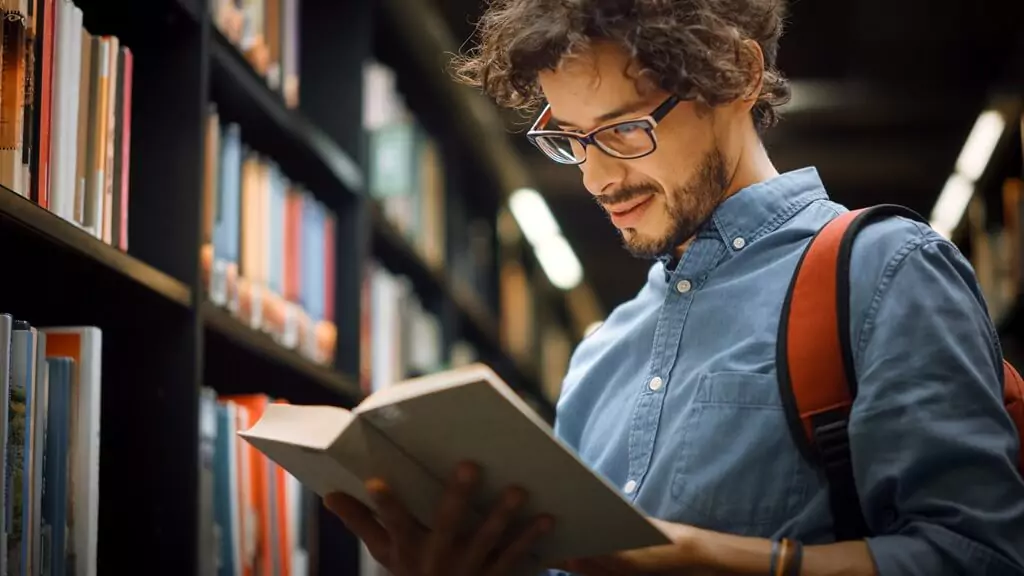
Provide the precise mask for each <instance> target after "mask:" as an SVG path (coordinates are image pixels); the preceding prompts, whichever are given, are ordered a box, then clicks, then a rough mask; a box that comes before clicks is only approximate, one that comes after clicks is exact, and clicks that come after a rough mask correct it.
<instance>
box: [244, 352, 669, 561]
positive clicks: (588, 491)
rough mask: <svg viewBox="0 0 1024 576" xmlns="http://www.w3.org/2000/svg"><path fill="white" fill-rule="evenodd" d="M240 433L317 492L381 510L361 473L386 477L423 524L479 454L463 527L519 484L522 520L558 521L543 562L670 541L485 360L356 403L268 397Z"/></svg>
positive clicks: (542, 548)
mask: <svg viewBox="0 0 1024 576" xmlns="http://www.w3.org/2000/svg"><path fill="white" fill-rule="evenodd" d="M239 435H240V436H241V437H242V438H244V439H245V440H246V441H247V442H248V443H249V444H251V445H252V446H253V447H255V448H256V449H257V450H259V451H260V452H262V453H263V454H265V455H266V456H267V457H268V458H269V459H270V460H272V461H274V462H276V463H277V464H278V465H280V466H281V467H282V468H284V469H285V470H287V471H288V472H289V473H291V474H292V475H293V476H294V477H295V478H296V479H298V481H299V482H301V483H302V484H304V485H305V486H306V487H307V488H309V489H310V490H312V491H313V492H315V493H316V494H318V495H320V496H321V497H322V496H325V495H327V494H329V493H333V492H344V493H346V494H349V495H351V496H352V497H354V498H356V499H358V500H359V501H361V502H363V503H364V504H366V505H367V506H369V507H370V508H371V509H373V508H374V506H373V503H372V501H371V499H370V498H369V494H368V493H367V491H366V489H365V482H366V481H367V480H368V479H370V478H382V479H383V480H384V481H385V482H387V483H388V484H389V486H390V487H391V488H392V490H394V491H395V492H396V495H397V496H398V497H399V499H400V500H401V501H402V502H404V503H405V505H406V507H407V508H408V509H409V512H410V514H411V515H412V516H413V517H415V518H416V519H417V520H418V521H419V522H420V523H421V524H422V525H423V526H425V527H427V528H429V527H430V526H431V525H432V524H433V518H434V515H435V511H436V509H437V506H438V504H439V502H440V498H441V495H442V493H443V491H444V487H445V485H446V483H447V480H448V478H450V477H451V475H452V472H453V471H454V469H455V467H456V466H457V464H458V463H459V462H462V461H466V460H469V461H473V462H475V463H476V464H477V465H478V466H480V468H481V471H482V474H481V485H480V486H479V489H478V490H477V491H476V498H475V500H474V501H473V502H472V503H471V506H470V508H471V510H472V511H473V512H472V514H471V517H470V518H469V522H470V525H468V526H466V528H468V529H472V527H473V526H474V525H475V524H476V523H478V522H482V521H483V519H484V517H485V515H486V514H487V512H488V511H489V510H490V507H491V506H492V505H493V503H495V502H497V498H498V496H499V495H500V493H501V491H502V490H503V489H504V488H505V487H507V486H511V485H516V486H519V487H521V488H523V489H524V490H526V492H527V494H528V499H527V504H526V505H525V506H524V509H523V510H521V516H520V519H528V518H532V517H533V516H535V515H537V514H550V515H551V516H553V517H554V519H555V526H554V529H553V530H552V532H550V533H549V534H547V535H546V536H545V537H544V538H543V539H542V541H541V542H540V543H539V544H538V546H537V548H536V549H535V558H534V559H535V560H536V561H537V562H540V563H543V564H544V565H548V563H550V562H554V561H558V560H562V559H567V558H573V557H586V556H594V555H603V554H609V553H613V552H616V551H620V550H626V549H633V548H641V547H646V546H656V545H661V544H668V543H669V542H670V541H669V539H668V537H667V536H666V535H665V534H664V533H663V532H662V531H661V530H660V529H659V528H658V527H657V526H656V525H655V524H654V523H652V522H651V521H650V520H649V519H648V518H647V517H646V516H644V515H643V514H642V513H641V512H640V511H639V510H638V509H636V508H635V507H634V506H632V504H631V503H630V502H629V501H628V500H627V499H626V498H625V497H624V496H622V495H621V494H620V493H619V492H618V491H617V490H616V489H615V487H613V486H612V485H611V484H610V483H609V482H608V481H607V480H606V479H604V478H603V477H601V476H600V475H598V474H596V473H594V472H593V471H592V470H590V469H589V468H588V467H587V466H586V465H585V464H584V463H583V462H582V461H581V460H580V459H579V458H578V457H577V456H576V455H575V453H574V452H572V450H571V449H570V448H569V447H568V446H566V445H565V444H563V443H562V442H561V441H560V440H559V439H558V438H556V437H555V436H554V434H553V432H552V430H551V429H550V427H549V426H548V425H547V423H546V422H545V421H544V420H543V419H541V418H540V417H539V416H537V415H536V414H535V413H534V412H532V411H531V410H530V409H529V407H528V406H527V404H526V403H525V401H523V400H522V399H520V398H519V397H518V395H516V394H515V393H514V392H513V391H512V390H511V389H510V388H509V387H508V385H506V384H505V383H504V382H503V381H502V380H501V378H499V377H498V375H497V374H496V373H495V372H493V371H492V370H491V369H490V368H488V367H487V366H485V365H482V364H472V365H469V366H464V367H461V368H456V369H452V370H447V371H443V372H439V373H435V374H431V375H428V376H421V377H417V378H412V379H409V380H407V381H404V382H402V383H400V384H398V385H395V386H389V387H387V388H384V389H382V390H380V391H378V392H375V393H373V394H371V395H370V396H368V397H366V398H365V399H364V400H363V401H362V402H361V403H360V404H359V405H358V406H356V407H355V408H353V409H352V410H346V409H344V408H340V407H335V406H300V405H293V404H270V405H268V406H266V409H265V410H264V412H263V415H262V417H261V418H260V419H259V420H258V421H257V423H256V424H255V425H254V426H253V427H252V428H250V429H249V430H247V431H239Z"/></svg>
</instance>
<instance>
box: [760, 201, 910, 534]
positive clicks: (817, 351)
mask: <svg viewBox="0 0 1024 576" xmlns="http://www.w3.org/2000/svg"><path fill="white" fill-rule="evenodd" d="M888 216H905V217H908V218H912V219H914V220H919V221H922V222H924V221H925V220H924V218H922V217H921V216H920V215H918V214H917V213H916V212H914V211H912V210H910V209H908V208H904V207H902V206H896V205H892V204H882V205H878V206H874V207H871V208H865V209H860V210H853V211H850V212H846V213H843V214H841V215H839V216H837V217H836V218H835V219H833V220H832V221H830V222H829V223H828V224H826V225H825V226H824V227H823V228H822V229H821V230H820V231H819V232H818V233H817V234H816V235H815V236H814V238H813V239H812V240H811V242H810V244H809V245H808V246H807V248H806V249H805V250H804V253H803V255H802V256H801V258H800V261H799V262H798V263H797V268H796V272H795V273H794V274H793V279H792V281H791V283H790V286H789V291H788V292H787V294H786V299H785V301H784V303H783V308H782V318H781V322H780V323H779V335H778V342H777V347H776V370H777V372H778V378H779V393H780V396H781V398H782V404H783V407H784V408H785V411H786V421H787V423H788V424H789V428H790V432H791V434H792V436H793V439H794V441H795V442H796V444H797V446H798V447H799V449H800V452H801V454H802V455H803V456H804V458H806V459H807V460H808V461H809V462H810V463H812V464H813V465H814V466H816V467H818V468H819V469H821V470H822V471H823V472H824V474H825V477H826V480H827V481H828V487H829V503H830V505H831V508H832V516H833V522H834V524H835V533H836V538H837V539H838V540H855V539H859V538H863V537H865V536H867V535H868V533H869V532H868V528H867V523H866V522H865V521H864V515H863V513H862V511H861V508H860V499H859V497H858V495H857V488H856V485H855V483H854V477H853V466H852V461H851V457H850V442H849V436H848V434H847V424H848V422H849V416H850V410H851V408H852V406H853V399H854V398H855V397H856V395H857V381H856V373H855V371H854V366H853V352H852V347H851V344H850V253H851V250H852V248H853V241H854V238H855V237H856V235H857V233H858V232H859V231H860V230H861V229H862V228H863V227H864V226H867V225H868V224H869V223H870V222H872V221H875V220H877V219H880V218H884V217H888Z"/></svg>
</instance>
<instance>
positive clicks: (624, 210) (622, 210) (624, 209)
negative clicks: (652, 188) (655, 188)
mask: <svg viewBox="0 0 1024 576" xmlns="http://www.w3.org/2000/svg"><path fill="white" fill-rule="evenodd" d="M650 199H651V197H650V196H644V197H642V198H637V199H636V200H633V201H632V202H626V203H623V204H617V205H615V206H609V207H608V212H609V213H611V214H612V215H613V216H624V215H626V214H628V213H629V212H630V211H631V210H633V209H634V208H636V207H637V206H639V205H641V204H643V203H644V202H647V201H648V200H650Z"/></svg>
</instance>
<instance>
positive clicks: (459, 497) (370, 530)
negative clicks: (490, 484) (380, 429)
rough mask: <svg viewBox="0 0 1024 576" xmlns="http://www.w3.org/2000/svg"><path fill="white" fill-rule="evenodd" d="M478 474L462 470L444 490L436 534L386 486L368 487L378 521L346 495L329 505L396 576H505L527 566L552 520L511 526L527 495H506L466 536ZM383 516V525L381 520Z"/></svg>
mask: <svg viewBox="0 0 1024 576" xmlns="http://www.w3.org/2000/svg"><path fill="white" fill-rule="evenodd" d="M478 478H479V471H478V470H477V468H476V466H474V465H472V464H468V463H467V464H462V465H460V466H459V467H457V468H456V471H455V474H454V475H453V477H452V479H451V481H450V482H449V483H448V485H447V487H446V488H445V492H444V495H443V496H442V499H441V503H440V506H439V507H438V510H437V512H436V515H435V518H434V527H433V530H428V529H425V528H424V527H422V526H421V525H420V524H419V523H418V522H417V521H416V520H415V519H414V518H413V517H412V516H411V515H410V514H409V512H408V511H407V510H406V508H405V506H404V505H403V504H402V503H401V502H399V501H398V499H397V498H396V497H395V495H394V493H393V492H392V491H391V490H390V489H389V488H388V486H387V484H385V483H384V482H383V481H382V480H377V479H373V480H370V481H369V482H367V483H366V487H367V490H368V491H369V493H370V496H371V497H372V498H373V500H374V503H375V504H376V506H377V515H376V516H375V515H374V513H373V511H372V510H370V509H369V508H368V507H367V506H365V505H363V504H362V503H361V502H359V501H358V500H356V499H354V498H352V497H350V496H347V495H345V494H331V495H328V496H327V497H326V498H325V499H324V504H325V505H326V506H327V508H328V509H330V510H331V511H332V512H334V513H335V514H336V515H337V516H338V517H339V518H341V520H342V522H344V523H345V525H346V526H347V527H348V529H349V530H351V531H352V532H353V533H354V534H355V535H356V536H357V537H358V538H359V539H361V540H362V541H363V543H364V544H366V547H367V549H368V550H369V551H370V554H371V555H372V556H373V557H374V559H375V560H377V562H380V563H381V564H383V565H384V567H385V568H387V569H388V570H389V571H390V572H391V573H392V574H394V575H395V576H504V575H505V574H507V573H509V572H510V571H511V570H513V569H515V568H517V567H518V566H519V565H520V564H521V563H522V562H524V561H526V559H527V555H528V554H529V552H530V551H531V549H532V547H533V546H534V544H535V543H536V542H537V540H538V538H540V537H541V536H542V535H543V534H544V533H546V532H547V531H549V530H550V529H551V527H552V520H551V518H550V517H547V516H541V517H539V518H534V519H533V520H532V521H531V522H529V523H528V524H527V525H526V527H525V528H522V529H519V530H516V529H514V528H513V526H512V522H513V520H514V518H515V513H516V512H517V511H518V510H520V509H521V507H522V506H523V504H525V502H526V497H527V495H526V493H525V492H523V491H522V490H520V489H517V488H509V489H507V490H505V492H504V494H503V496H502V498H501V500H500V501H499V502H498V503H497V505H496V506H495V507H494V508H493V509H492V510H491V511H490V514H489V515H488V516H487V517H486V518H485V519H484V521H483V523H482V524H480V526H479V527H478V528H477V527H469V528H474V530H473V531H472V532H471V533H469V534H466V533H465V532H464V531H463V528H466V527H467V526H464V521H465V517H466V514H467V513H468V511H469V501H470V497H471V495H472V493H473V491H474V489H475V488H476V486H477V482H478ZM378 516H379V520H378V518H377V517H378Z"/></svg>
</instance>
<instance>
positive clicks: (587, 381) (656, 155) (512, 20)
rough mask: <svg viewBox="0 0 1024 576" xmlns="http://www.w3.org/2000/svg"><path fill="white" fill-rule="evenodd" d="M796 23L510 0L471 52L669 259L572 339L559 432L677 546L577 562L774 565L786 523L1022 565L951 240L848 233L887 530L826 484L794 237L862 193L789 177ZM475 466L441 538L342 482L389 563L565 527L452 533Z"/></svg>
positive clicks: (895, 227)
mask: <svg viewBox="0 0 1024 576" xmlns="http://www.w3.org/2000/svg"><path fill="white" fill-rule="evenodd" d="M883 17H884V15H883ZM783 19H784V12H783V6H782V5H781V4H780V3H778V2H776V1H773V0H733V1H730V2H723V1H721V0H632V1H628V0H626V1H624V0H497V1H495V2H493V3H492V4H491V5H490V6H489V8H488V10H487V13H486V14H485V16H484V17H483V20H482V23H481V26H480V45H479V47H478V49H476V51H475V52H473V53H472V54H471V55H469V56H467V57H464V58H462V59H460V60H459V62H458V68H457V72H458V75H459V77H460V78H461V79H462V80H464V81H466V82H469V83H471V84H473V85H477V86H481V87H482V88H483V89H484V90H485V91H486V92H487V93H488V94H490V95H491V96H493V97H494V98H495V99H496V100H497V101H498V102H499V103H501V104H502V105H506V106H513V107H523V108H527V107H529V108H530V109H536V107H535V105H536V104H540V103H546V107H544V108H543V110H542V111H541V112H540V114H539V115H538V116H537V122H536V124H535V126H534V129H533V131H532V132H531V138H533V139H534V142H535V144H537V146H538V147H539V148H540V149H541V150H543V151H544V152H545V153H547V154H548V155H549V156H550V157H551V158H552V159H553V160H555V161H558V162H562V163H565V164H571V165H577V166H578V167H579V169H580V171H581V173H582V176H583V181H584V183H585V185H586V188H587V189H588V190H589V192H590V194H592V195H593V197H594V199H595V200H596V201H597V202H598V203H600V204H601V206H603V207H604V208H605V210H606V211H607V212H608V215H609V217H610V219H611V222H612V224H613V225H614V226H615V227H616V228H617V229H618V230H619V231H620V232H621V235H622V239H623V243H624V245H625V247H626V249H627V250H629V251H630V252H631V253H633V254H635V255H636V256H638V257H642V258H651V259H655V260H656V262H655V263H654V264H653V266H652V267H651V269H650V272H649V275H648V278H647V282H646V284H645V285H644V286H643V288H642V289H641V290H640V292H639V293H638V294H637V296H636V297H635V298H633V299H632V300H631V301H629V302H627V303H625V304H623V305H621V306H619V307H618V308H617V309H615V310H614V311H613V313H612V314H611V315H610V316H609V317H608V318H607V320H606V321H605V323H604V325H603V326H602V327H601V328H600V329H599V330H597V331H596V332H595V333H594V334H592V335H591V336H589V337H588V338H586V339H585V340H584V341H583V342H582V343H581V344H580V346H579V348H578V349H577V351H576V352H575V354H574V356H573V358H572V362H571V365H570V367H569V371H568V374H567V375H566V378H565V382H564V386H563V392H562V395H561V398H560V400H559V404H558V415H557V420H556V431H557V433H558V435H559V437H560V438H562V439H563V440H564V441H565V442H566V443H568V444H569V445H570V446H571V447H572V448H574V449H575V450H576V451H577V452H578V453H579V454H580V456H581V457H582V459H583V460H584V461H585V462H586V463H587V464H589V465H590V466H592V467H593V468H594V469H595V470H596V471H598V472H599V473H601V474H602V475H604V476H605V477H606V478H608V479H609V480H610V481H611V482H612V483H613V484H615V485H617V486H619V487H621V489H622V493H623V494H624V495H625V496H626V497H627V498H628V499H629V500H631V501H632V502H633V503H634V504H635V505H636V506H637V507H639V508H640V509H642V510H643V511H644V512H645V513H647V514H648V515H650V516H651V517H652V518H656V519H658V521H659V523H660V524H661V525H662V526H663V527H664V528H665V530H666V532H668V533H670V534H672V535H673V538H674V540H675V542H676V543H675V545H673V546H668V547H660V548H657V549H650V550H635V551H629V552H627V553H623V554H618V555H615V556H614V557H612V558H602V559H587V560H580V561H579V562H574V563H571V565H570V566H569V568H571V569H572V570H574V571H579V572H582V573H589V574H646V573H664V574H669V573H672V574H683V573H686V574H689V573H702V574H703V573H710V574H726V573H731V574H768V573H769V567H770V566H773V565H776V564H777V563H778V562H779V561H780V560H779V541H780V539H781V538H783V537H785V538H788V539H790V540H791V541H793V542H799V543H802V546H803V547H802V561H801V564H802V566H800V567H799V568H798V569H797V570H798V572H799V574H802V575H804V576H824V575H831V574H847V575H850V576H869V575H873V574H879V575H881V576H897V575H901V576H902V575H906V576H910V575H915V576H917V575H921V576H941V575H944V574H951V575H952V574H972V575H982V574H985V575H993V576H994V575H1024V480H1022V479H1021V477H1020V475H1019V473H1018V472H1017V470H1016V469H1015V467H1014V462H1016V461H1017V454H1018V450H1020V449H1021V447H1020V446H1018V441H1017V436H1016V432H1015V429H1014V427H1013V423H1012V421H1011V420H1010V419H1009V417H1008V414H1007V413H1006V410H1005V408H1004V406H1003V405H1002V403H1001V397H1000V394H1001V379H1000V374H1001V364H1000V362H1001V352H1000V349H999V344H998V342H997V339H996V335H995V332H994V330H993V327H992V325H991V323H990V321H989V319H988V315H987V311H986V307H985V303H984V302H983V300H982V297H981V293H980V290H979V287H978V284H977V281H976V279H975V277H974V274H973V271H972V269H971V267H970V265H969V264H968V263H967V262H966V261H965V259H964V258H963V257H962V256H961V254H960V253H959V252H958V251H957V249H956V248H955V247H954V246H953V245H952V244H950V243H949V242H948V241H946V240H945V239H943V238H942V237H940V236H939V235H937V234H936V233H934V232H933V231H932V230H930V229H929V228H928V227H927V226H926V225H923V224H921V223H918V222H914V221H911V220H906V219H902V218H890V219H886V220H883V221H880V222H878V223H875V224H872V225H871V226H869V227H868V228H866V229H865V230H864V231H862V232H861V234H860V235H859V236H858V239H857V241H856V243H855V244H854V248H853V255H852V263H851V270H852V273H851V275H852V278H853V283H852V288H851V309H850V319H851V335H850V338H851V342H852V344H853V349H854V364H855V369H856V373H857V375H858V380H859V386H860V388H859V391H858V396H857V400H856V403H855V406H854V411H853V414H852V417H851V418H852V421H851V422H850V441H851V446H852V454H853V460H854V462H853V466H854V471H855V475H856V480H857V487H858V491H859V495H860V500H861V502H862V504H863V509H864V514H865V517H866V521H867V523H868V525H869V527H870V528H871V530H872V533H873V534H874V535H873V536H872V537H870V538H867V539H864V540H858V541H847V542H835V540H836V538H835V534H834V532H833V528H832V521H831V517H830V512H829V504H828V491H827V487H826V486H825V485H824V483H823V481H822V479H821V478H820V476H819V475H818V473H817V471H816V470H814V469H813V468H811V467H810V466H809V465H808V464H807V463H806V462H805V461H804V460H803V459H802V458H801V456H800V454H799V452H798V450H797V447H796V445H795V443H794V441H793V439H792V438H791V437H790V435H789V431H788V429H787V424H786V420H785V415H784V412H783V409H782V405H781V401H780V395H779V394H780V393H779V387H778V383H777V374H776V366H775V350H776V333H777V330H778V323H779V320H780V315H781V305H782V302H783V300H784V297H785V294H786V290H787V287H788V286H789V283H790V280H791V278H792V275H793V272H794V269H795V266H796V264H797V261H798V259H799V257H800V254H801V253H802V250H803V249H804V248H805V247H806V246H807V243H808V241H809V240H810V239H811V237H812V236H813V235H814V234H815V232H816V231H818V230H819V229H821V228H822V226H824V225H825V224H826V223H827V222H828V221H830V220H831V219H833V218H835V217H836V216H837V215H839V214H840V213H842V212H843V211H844V210H845V209H844V208H843V207H842V206H839V205H837V204H835V203H833V202H831V201H830V200H829V199H828V197H827V194H826V192H825V188H824V186H823V184H822V182H821V181H820V180H819V178H818V175H817V173H816V172H815V170H814V169H813V168H807V169H803V170H797V171H795V172H790V173H786V174H779V173H778V172H777V171H776V170H775V168H774V167H773V165H772V162H771V160H770V158H769V157H768V155H767V154H766V152H765V150H764V148H763V147H762V145H761V140H760V137H759V134H760V132H761V131H763V130H765V129H768V128H769V127H770V126H771V125H772V124H773V123H774V122H775V121H776V117H777V113H776V107H777V106H778V105H779V104H781V103H783V102H785V100H786V98H787V95H788V88H787V85H786V82H785V80H784V79H783V77H782V75H781V74H780V72H779V71H778V70H776V68H775V60H776V51H777V48H778V40H779V36H780V33H781V30H782V24H783ZM655 143H656V145H655ZM478 473H486V471H474V470H473V469H472V468H471V467H469V468H465V469H463V470H460V472H459V475H458V477H459V478H460V479H461V480H463V481H464V482H461V483H460V482H454V483H453V484H452V485H451V487H450V488H449V492H448V497H447V498H446V499H445V501H444V503H443V504H442V506H441V509H440V510H439V516H438V525H439V526H441V528H439V529H438V530H436V531H434V532H432V533H424V532H421V531H420V530H419V529H418V528H416V527H415V526H414V524H413V523H412V522H411V521H410V520H409V519H408V516H407V515H406V514H404V513H403V512H402V508H401V506H400V503H397V502H394V501H393V498H391V497H390V496H388V494H389V493H388V492H387V490H386V487H383V486H382V485H380V483H374V484H373V486H371V488H372V489H373V490H372V491H374V493H377V494H379V495H380V496H381V500H380V502H381V520H380V521H379V522H378V521H377V520H375V519H374V518H373V517H372V515H370V514H369V512H368V511H367V510H366V509H365V508H362V507H360V506H358V505H357V504H355V503H353V502H352V501H351V500H349V499H345V498H331V499H328V505H329V506H331V507H332V509H334V510H335V511H336V512H337V513H338V514H339V516H341V517H342V519H343V520H345V521H346V522H347V523H348V525H349V526H350V527H351V528H352V529H353V530H354V531H355V532H356V533H357V534H358V535H360V536H361V537H363V538H364V540H366V541H367V544H368V546H369V547H370V549H371V551H373V552H374V553H375V556H376V557H377V558H378V559H380V560H381V561H382V562H384V563H385V564H386V565H388V566H389V567H390V568H391V569H392V570H393V571H394V572H395V573H396V574H399V575H402V574H407V575H410V576H412V575H417V576H418V575H420V574H438V575H440V574H444V575H458V574H466V575H468V574H504V573H505V572H506V571H507V570H508V568H509V566H512V565H513V564H515V562H517V561H518V560H520V559H521V558H522V557H523V554H524V553H526V552H528V551H529V549H530V547H531V546H532V545H533V543H534V542H536V541H537V539H538V538H543V532H544V530H545V529H549V528H550V522H549V520H548V519H545V518H541V519H539V520H538V522H536V523H534V524H532V525H530V526H529V527H528V528H526V530H525V531H523V532H520V533H517V534H518V535H512V536H510V537H509V540H506V541H505V542H508V541H511V542H512V543H511V544H506V545H497V544H496V542H498V536H499V535H500V534H501V533H502V532H503V530H504V518H506V517H507V511H508V510H510V509H511V508H503V507H502V506H500V505H499V506H498V507H497V508H496V509H495V510H496V512H495V514H493V515H492V517H491V518H492V519H491V521H489V523H488V524H487V527H486V528H485V529H483V530H480V531H478V532H476V533H475V534H473V535H470V536H469V537H465V538H464V537H460V536H456V535H453V532H452V530H451V529H450V527H451V526H453V525H454V521H455V519H457V518H458V517H459V516H460V514H461V510H462V508H463V507H464V505H465V504H464V499H463V497H462V496H463V495H465V494H466V493H467V491H468V490H471V487H472V480H473V477H474V474H478ZM513 496H514V497H513V498H512V500H511V501H510V503H513V504H514V503H515V501H517V500H518V501H520V502H521V501H522V499H523V497H527V498H528V495H522V494H519V495H515V494H513ZM691 571H692V572H691ZM792 573H796V572H795V571H794V572H792Z"/></svg>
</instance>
